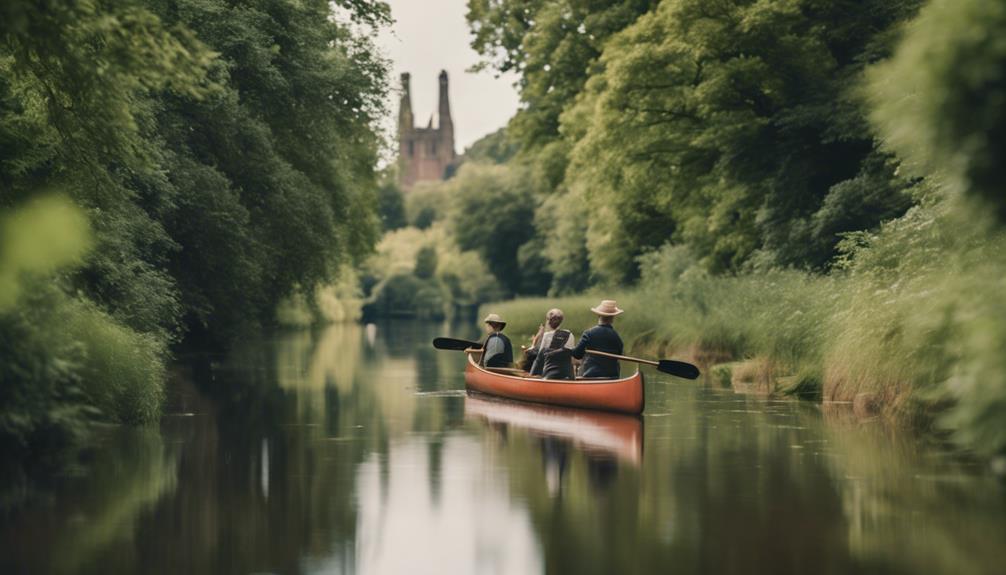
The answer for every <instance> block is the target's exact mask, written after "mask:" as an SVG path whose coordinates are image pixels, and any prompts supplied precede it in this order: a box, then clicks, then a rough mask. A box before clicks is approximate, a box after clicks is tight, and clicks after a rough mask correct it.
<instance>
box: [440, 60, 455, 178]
mask: <svg viewBox="0 0 1006 575" xmlns="http://www.w3.org/2000/svg"><path fill="white" fill-rule="evenodd" d="M437 115H438V116H439V118H440V122H439V126H438V127H439V128H440V138H441V141H442V142H443V145H444V150H445V152H447V153H448V154H449V155H448V156H447V157H448V158H451V159H453V158H454V121H453V120H452V119H451V101H450V96H448V94H447V70H441V71H440V105H439V108H438V109H437Z"/></svg>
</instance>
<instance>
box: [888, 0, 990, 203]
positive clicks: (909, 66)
mask: <svg viewBox="0 0 1006 575" xmlns="http://www.w3.org/2000/svg"><path fill="white" fill-rule="evenodd" d="M1004 32H1006V6H1004V5H1003V3H1001V2H983V1H981V0H961V1H959V2H948V1H945V0H934V1H933V2H931V3H930V5H929V6H928V7H927V8H926V10H925V11H924V12H923V13H922V15H921V16H920V17H919V18H918V19H917V20H916V21H915V22H913V23H912V25H911V26H910V27H908V33H907V36H906V38H905V41H904V42H903V43H902V44H901V46H900V47H899V48H898V51H897V53H896V54H895V56H894V58H892V59H891V60H890V61H888V62H886V63H884V64H882V65H879V66H877V67H876V69H874V70H872V72H871V74H870V89H871V96H872V102H873V104H874V114H873V120H874V121H875V122H876V124H877V126H878V127H879V128H880V130H881V132H882V133H883V135H884V137H885V140H886V141H887V142H888V143H889V145H890V146H891V147H892V148H893V149H895V150H897V152H898V154H899V155H900V157H901V158H903V159H904V160H905V161H906V163H907V167H909V168H910V169H912V170H914V171H916V172H917V173H919V174H921V175H926V174H929V173H932V172H936V173H940V174H944V175H946V176H947V177H948V179H949V180H950V185H951V186H952V188H953V189H954V191H955V192H957V193H959V192H961V191H963V192H964V193H966V194H968V195H971V196H973V197H975V198H978V199H980V200H981V201H982V202H983V204H982V205H983V206H987V207H988V208H990V209H991V210H992V211H993V212H994V213H995V215H996V216H997V218H998V220H999V221H1000V222H1006V196H1004V194H1003V187H1002V185H1003V182H1004V181H1006V166H1004V165H1003V162H1002V159H1003V158H1004V157H1006V108H1004V106H1003V104H1002V103H1003V102H1004V101H1006V75H1004V70H1006V35H1004ZM936 39H938V41H937V40H936Z"/></svg>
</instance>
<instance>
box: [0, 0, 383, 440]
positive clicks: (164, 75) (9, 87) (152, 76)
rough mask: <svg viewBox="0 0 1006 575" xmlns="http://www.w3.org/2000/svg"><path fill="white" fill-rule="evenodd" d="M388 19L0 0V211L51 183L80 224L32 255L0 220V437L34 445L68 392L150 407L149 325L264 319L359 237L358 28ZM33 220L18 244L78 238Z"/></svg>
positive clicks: (173, 338)
mask: <svg viewBox="0 0 1006 575" xmlns="http://www.w3.org/2000/svg"><path fill="white" fill-rule="evenodd" d="M388 18H389V12H388V9H387V6H386V5H384V4H383V3H381V2H368V1H361V0H340V1H337V2H335V3H334V4H331V3H330V2H328V1H327V0H307V1H304V2H297V3H290V2H284V1H278V0H251V1H242V2H235V1H231V0H87V1H83V2H82V1H76V0H74V1H69V0H51V1H47V2H44V3H38V2H29V1H27V0H15V1H12V2H6V3H5V4H4V7H3V9H2V17H0V158H2V160H0V208H6V209H8V210H10V209H17V208H19V207H21V206H24V205H25V204H26V202H29V201H31V200H32V198H35V197H36V196H39V195H43V194H47V193H52V192H59V193H62V194H64V195H65V196H67V197H69V198H71V199H72V203H73V205H74V206H76V207H75V208H74V207H69V206H68V207H66V209H67V210H69V213H71V214H73V213H77V214H82V215H83V216H84V218H85V220H84V221H86V222H87V223H88V225H87V228H89V229H90V234H88V235H87V237H89V238H90V240H89V241H90V242H91V249H90V251H89V252H88V253H87V255H86V256H84V257H83V259H80V257H77V258H74V259H73V261H72V262H71V261H61V262H60V263H59V264H58V266H50V265H48V264H45V263H44V262H46V261H48V260H49V259H50V258H49V257H48V256H47V254H46V253H45V250H49V251H53V250H52V249H50V248H45V247H39V248H37V249H38V250H41V251H39V252H38V253H27V254H26V255H25V254H18V253H14V254H11V253H9V252H8V251H7V250H6V246H7V245H10V244H9V243H8V242H10V241H11V240H10V238H9V237H5V240H4V241H5V246H4V247H5V252H4V255H3V257H4V258H5V259H4V261H3V264H2V266H0V268H2V269H3V271H2V272H0V284H2V285H0V293H2V294H3V298H4V299H5V300H14V301H16V307H13V308H12V307H10V306H9V305H7V306H4V309H2V310H0V314H2V316H3V317H2V318H0V326H2V327H0V338H3V339H4V340H13V341H17V342H18V348H17V349H20V348H21V347H23V348H24V349H23V351H24V353H16V352H15V351H13V350H14V349H15V348H11V347H6V346H5V349H4V354H5V358H4V359H3V361H2V363H3V364H4V365H3V369H5V370H13V371H10V372H9V373H13V374H16V376H9V377H5V378H4V382H3V383H4V396H3V400H2V401H3V403H2V405H0V412H2V413H3V414H4V417H5V419H4V421H6V422H7V423H8V424H9V425H8V424H5V425H4V426H3V429H0V434H5V437H4V441H5V442H6V441H14V442H15V443H18V444H20V445H25V444H29V443H36V440H35V439H33V437H34V436H33V435H32V433H34V432H32V431H31V428H32V427H33V426H35V428H40V427H39V426H44V425H47V424H45V423H44V421H45V420H48V421H51V420H53V417H55V416H54V415H53V414H54V413H61V414H64V415H65V414H66V413H69V412H70V411H72V410H65V409H63V408H62V407H60V406H61V405H70V406H72V405H77V404H79V403H80V402H79V397H80V396H79V394H80V393H83V394H84V397H86V398H87V401H86V402H85V403H84V404H85V405H89V406H91V407H95V408H98V409H99V410H100V416H101V417H102V418H104V419H106V420H112V421H129V422H133V421H149V420H150V419H152V418H154V417H156V415H157V413H158V408H159V398H160V394H161V391H160V390H161V385H162V378H163V369H162V367H161V366H162V365H163V359H164V357H165V353H166V346H167V345H168V344H170V343H172V342H177V341H180V340H182V339H183V338H187V339H189V340H190V341H199V342H206V343H212V344H214V345H226V344H227V342H228V341H230V340H231V339H232V338H233V337H235V336H236V335H237V334H238V333H239V332H240V330H242V329H244V328H247V327H250V326H251V327H254V326H262V325H269V324H271V323H272V322H273V321H274V314H275V310H276V305H277V303H278V302H279V301H281V300H282V299H283V298H284V297H286V296H289V295H290V294H292V293H294V292H297V291H298V290H302V289H311V288H313V287H314V286H315V285H317V284H319V283H321V282H323V281H326V280H330V279H332V278H333V276H334V275H335V274H336V272H337V270H339V269H340V268H341V267H343V266H345V265H346V264H351V263H353V262H355V261H359V259H361V257H362V256H363V255H364V254H366V253H367V252H368V251H369V250H370V249H371V246H372V244H373V242H374V241H375V240H376V233H377V231H378V225H377V223H378V222H377V218H376V214H375V210H374V208H373V205H374V204H375V201H374V200H375V197H376V196H375V190H376V172H375V166H376V159H377V148H378V137H377V134H376V129H375V126H376V121H377V119H378V117H379V116H380V115H381V114H382V113H383V111H384V110H383V105H384V104H383V101H384V94H385V86H384V77H385V63H384V61H383V60H382V59H381V58H380V57H378V56H377V55H376V52H375V50H374V48H373V46H372V45H371V40H370V38H371V34H369V33H368V30H369V29H372V28H374V27H376V26H380V25H383V24H384V23H386V22H387V21H388ZM25 210H27V211H28V212H30V211H31V209H30V208H23V209H19V211H18V212H17V213H25ZM24 217H26V218H27V217H32V216H31V214H28V215H25V216H24ZM39 217H42V216H39ZM8 227H9V226H7V225H6V224H5V229H4V231H5V232H7V231H8ZM22 228H23V226H22ZM53 231H54V233H53V234H51V235H50V236H49V237H46V238H40V239H38V238H37V239H36V240H35V241H37V245H39V246H45V245H48V244H53V245H62V244H66V243H69V244H73V245H79V246H80V247H84V245H85V244H84V236H81V235H80V234H78V233H77V232H75V231H74V230H73V229H62V230H53ZM10 234H23V230H22V231H18V230H12V231H10V232H8V233H6V234H5V235H8V236H9V235H10ZM26 241H27V240H26ZM22 243H24V242H22ZM57 259H58V258H57ZM26 262H27V263H26ZM32 262H41V263H32ZM68 264H73V266H74V267H73V268H66V267H62V270H63V271H58V272H57V271H55V270H56V268H57V267H60V266H66V265H68ZM54 273H56V274H57V275H56V276H53V274H54ZM12 286H13V287H12ZM18 286H22V288H18ZM39 286H41V287H39ZM19 291H20V292H22V293H21V295H20V296H19V295H18V292H19ZM25 292H30V295H31V297H28V296H27V295H25ZM32 350H34V351H32ZM11 353H14V354H15V355H10V356H8V354H11ZM28 390H32V391H31V392H30V393H29V392H28ZM47 390H48V391H47ZM45 394H49V399H44V398H43V395H45ZM74 394H77V396H76V397H77V398H78V399H77V400H69V399H67V398H69V397H70V396H73V395H74ZM33 398H34V399H33ZM75 402H76V403H75ZM60 417H62V418H63V420H66V419H68V418H67V417H63V416H60ZM14 420H17V421H16V424H14V423H11V422H12V421H14ZM32 422H36V423H38V425H35V423H32ZM65 427H66V428H67V429H69V428H70V427H72V426H70V425H69V424H67V425H66V426H65Z"/></svg>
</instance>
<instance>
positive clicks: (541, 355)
mask: <svg viewBox="0 0 1006 575" xmlns="http://www.w3.org/2000/svg"><path fill="white" fill-rule="evenodd" d="M562 320H563V313H562V310H560V309H558V308H553V309H550V310H548V313H546V314H545V322H546V323H547V324H548V327H549V331H545V332H543V331H542V330H543V329H544V325H542V326H539V328H538V334H539V335H538V336H535V340H536V349H534V350H533V353H534V356H535V357H534V363H533V364H532V365H531V369H530V372H531V375H541V376H542V377H544V378H546V379H572V378H573V358H572V355H571V354H570V352H571V351H572V349H573V333H572V332H570V331H569V330H566V329H559V326H560V325H561V324H562ZM539 336H540V339H539Z"/></svg>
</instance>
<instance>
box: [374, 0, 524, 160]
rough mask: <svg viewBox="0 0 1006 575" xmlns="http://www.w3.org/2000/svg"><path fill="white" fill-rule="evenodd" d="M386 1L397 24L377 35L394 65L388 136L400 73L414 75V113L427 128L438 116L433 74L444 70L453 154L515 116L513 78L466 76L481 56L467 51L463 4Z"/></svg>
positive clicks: (394, 118)
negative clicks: (452, 120)
mask: <svg viewBox="0 0 1006 575" xmlns="http://www.w3.org/2000/svg"><path fill="white" fill-rule="evenodd" d="M386 1H387V2H388V4H389V5H390V6H391V16H392V18H394V19H395V24H394V25H393V26H392V27H391V29H390V30H385V31H383V32H382V33H381V35H380V37H379V38H378V44H379V45H380V46H381V48H382V49H383V50H384V52H385V54H386V55H387V56H388V57H389V58H390V59H391V61H392V69H391V72H392V80H391V81H392V84H391V85H392V86H394V87H395V90H394V92H393V93H392V95H391V98H392V101H391V102H390V105H389V106H388V111H389V114H390V118H388V126H389V133H391V134H394V133H395V128H396V123H397V122H398V100H399V98H400V92H399V91H398V86H399V85H400V84H399V79H398V78H399V76H400V75H401V73H402V72H410V73H411V74H412V113H413V115H414V116H415V120H416V124H417V125H422V126H425V125H426V122H427V121H428V120H429V119H430V115H431V114H433V113H434V112H436V111H437V75H438V74H440V70H447V74H448V76H449V78H450V88H449V91H448V93H449V94H450V97H451V115H452V116H453V118H454V141H455V148H456V151H457V153H459V154H460V153H462V152H464V150H465V148H466V147H468V146H470V145H471V144H472V142H474V141H475V140H478V139H479V138H481V137H482V136H485V135H486V134H489V133H491V132H495V131H496V130H497V129H499V128H501V127H502V126H504V125H505V124H506V123H507V121H508V120H509V119H510V118H511V117H512V116H513V115H514V113H515V112H516V111H517V105H518V99H517V92H516V90H515V89H514V87H513V82H514V79H515V77H514V76H513V75H507V76H503V77H500V78H494V77H493V75H494V72H493V71H492V70H487V71H483V72H479V73H477V74H474V73H471V72H466V70H467V69H468V68H469V67H471V66H472V65H473V64H475V63H476V62H478V61H479V57H478V54H476V53H475V51H474V50H472V49H471V47H470V46H469V43H470V41H471V40H470V36H469V34H468V23H467V22H465V12H466V7H465V0H386Z"/></svg>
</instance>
